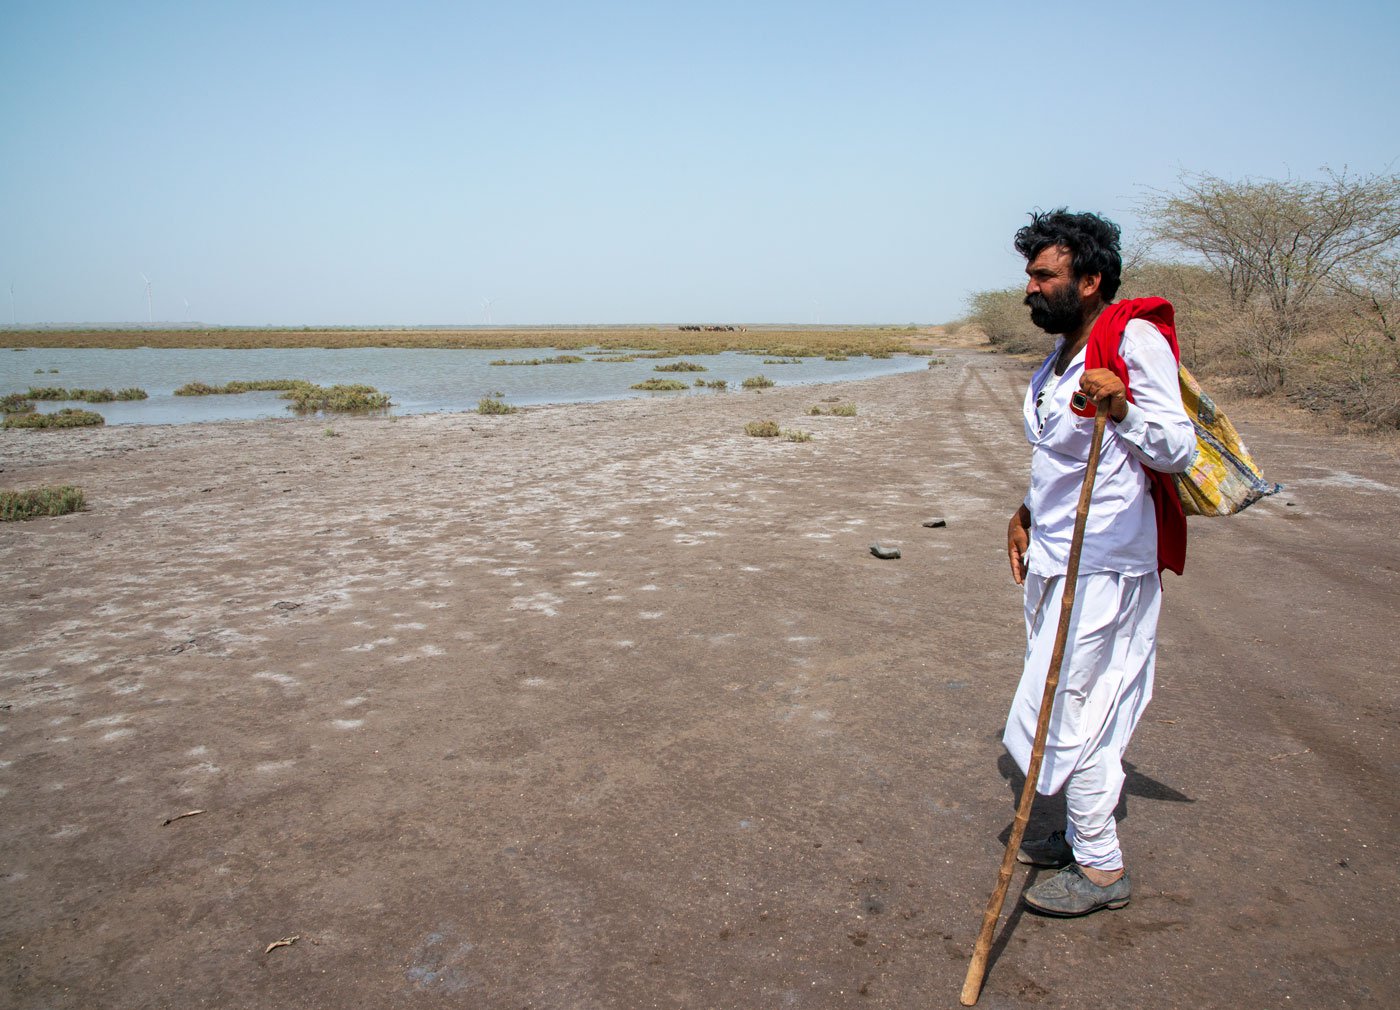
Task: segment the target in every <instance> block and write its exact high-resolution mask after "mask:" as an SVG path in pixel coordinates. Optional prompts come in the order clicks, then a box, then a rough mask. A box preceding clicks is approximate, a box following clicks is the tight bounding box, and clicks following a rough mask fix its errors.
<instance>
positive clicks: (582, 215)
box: [0, 0, 1400, 325]
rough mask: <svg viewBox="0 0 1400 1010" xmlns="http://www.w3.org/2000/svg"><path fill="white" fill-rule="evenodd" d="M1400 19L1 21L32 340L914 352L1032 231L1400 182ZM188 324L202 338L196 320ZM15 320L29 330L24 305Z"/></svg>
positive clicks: (197, 6)
mask: <svg viewBox="0 0 1400 1010" xmlns="http://www.w3.org/2000/svg"><path fill="white" fill-rule="evenodd" d="M1397 46H1400V4H1395V3H1393V2H1387V3H1382V2H1348V0H1334V2H1330V3H1325V4H1322V3H1290V2H1271V3H1231V2H1228V0H1215V2H1210V3H1193V2H1188V3H1181V4H1175V5H1169V4H1153V5H1145V4H1108V3H1100V4H1087V5H1085V4H1076V3H1062V4H1058V5H1057V4H1046V3H1035V4H1023V3H982V4H969V3H957V4H942V3H935V2H928V0H925V2H920V3H879V2H876V3H870V2H867V3H861V4H855V3H849V4H829V3H813V2H810V0H808V2H802V3H752V2H751V3H725V2H714V0H709V2H705V3H703V4H701V3H696V4H682V5H669V4H662V3H646V4H642V3H638V4H621V3H587V2H575V3H557V4H555V3H530V2H516V3H509V4H507V3H499V2H498V3H492V4H471V3H426V2H420V3H413V2H401V3H394V4H389V3H382V4H378V3H353V2H335V3H307V2H299V3H294V4H288V3H258V2H250V0H242V2H238V3H189V2H179V3H148V2H134V3H121V2H117V3H114V2H111V0H105V2H97V3H70V2H62V0H8V2H6V3H5V4H4V5H3V8H0V151H2V152H3V154H2V155H0V298H6V299H7V298H8V295H9V290H8V286H9V284H11V283H13V285H14V291H15V296H14V301H15V306H16V311H17V315H18V319H19V321H20V322H21V323H24V322H42V321H59V320H72V321H98V320H104V321H106V320H111V321H120V320H128V321H144V320H145V318H146V296H145V291H144V285H143V283H142V280H141V273H142V272H143V271H144V272H145V273H147V274H149V276H150V277H151V280H152V282H153V288H152V290H153V294H154V309H155V318H156V319H157V320H182V319H184V318H186V315H187V312H188V317H189V318H192V319H196V320H203V321H206V322H210V323H220V324H236V323H248V324H263V323H279V324H297V325H300V324H317V323H322V324H331V323H334V324H353V323H377V324H444V323H480V322H482V321H483V320H484V313H483V308H482V299H484V298H488V297H489V298H493V299H495V302H494V304H493V305H492V308H491V314H492V318H493V320H494V321H495V322H498V323H500V322H505V323H537V322H543V323H548V322H590V323H592V322H645V321H696V322H812V321H814V320H816V319H818V318H819V319H820V321H822V322H826V323H830V322H892V323H907V322H911V321H919V322H931V321H942V320H946V319H949V318H952V317H955V316H957V315H958V314H959V313H960V312H961V311H962V308H963V303H964V299H965V298H966V296H967V294H968V292H969V291H972V290H975V289H979V288H986V287H994V286H1001V285H1004V284H1008V283H1016V282H1017V280H1018V276H1019V273H1020V269H1021V263H1020V262H1019V260H1018V259H1017V258H1016V257H1015V254H1014V252H1013V251H1012V250H1011V247H1010V236H1011V233H1012V232H1013V231H1014V230H1015V229H1016V228H1017V227H1018V226H1019V225H1020V224H1021V223H1022V221H1023V219H1024V215H1025V213H1026V211H1027V210H1029V209H1030V208H1032V207H1036V206H1041V207H1050V206H1055V205H1059V204H1065V203H1067V204H1069V205H1071V206H1072V207H1075V208H1084V209H1098V210H1101V211H1102V212H1104V213H1107V214H1109V215H1110V216H1113V217H1115V218H1117V219H1118V220H1119V221H1120V223H1122V224H1123V225H1124V226H1125V230H1126V231H1127V233H1128V235H1129V237H1130V238H1131V236H1132V234H1133V232H1134V231H1135V227H1134V225H1135V224H1136V219H1135V216H1134V212H1133V208H1134V206H1135V204H1136V203H1137V201H1138V200H1139V199H1140V197H1141V195H1142V193H1143V191H1144V187H1170V186H1171V185H1172V183H1173V180H1174V179H1175V177H1176V176H1177V174H1178V173H1179V172H1180V171H1181V170H1183V169H1185V170H1192V171H1199V170H1208V171H1211V172H1214V173H1216V174H1219V175H1224V176H1227V177H1239V176H1243V175H1254V176H1282V175H1285V174H1288V173H1292V174H1294V175H1297V176H1305V177H1307V176H1312V175H1314V174H1315V173H1316V172H1317V170H1318V168H1319V167H1320V166H1322V165H1331V166H1334V167H1341V166H1344V165H1346V166H1350V167H1351V169H1353V170H1355V171H1360V172H1388V171H1394V170H1396V167H1397V158H1400V129H1397V123H1398V122H1400V115H1397V112H1396V108H1397V103H1398V102H1400V60H1397V59H1396V57H1395V52H1396V49H1397ZM186 300H188V302H189V308H188V310H186V307H185V301H186ZM0 306H2V307H0V320H2V321H3V322H8V321H9V318H10V305H9V304H7V303H6V302H4V301H0Z"/></svg>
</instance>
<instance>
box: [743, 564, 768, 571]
mask: <svg viewBox="0 0 1400 1010" xmlns="http://www.w3.org/2000/svg"><path fill="white" fill-rule="evenodd" d="M739 571H741V572H761V571H763V569H762V568H757V567H755V566H753V565H744V566H743V567H741V568H740V569H739Z"/></svg>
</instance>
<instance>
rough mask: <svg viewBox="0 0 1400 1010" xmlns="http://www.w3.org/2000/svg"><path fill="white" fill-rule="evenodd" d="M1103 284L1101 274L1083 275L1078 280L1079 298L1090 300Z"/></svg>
mask: <svg viewBox="0 0 1400 1010" xmlns="http://www.w3.org/2000/svg"><path fill="white" fill-rule="evenodd" d="M1102 284H1103V274H1085V275H1084V276H1083V277H1081V278H1079V297H1080V298H1092V297H1093V296H1094V295H1096V294H1098V293H1099V287H1100V286H1101V285H1102Z"/></svg>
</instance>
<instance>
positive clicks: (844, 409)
mask: <svg viewBox="0 0 1400 1010" xmlns="http://www.w3.org/2000/svg"><path fill="white" fill-rule="evenodd" d="M831 415H832V416H833V417H855V416H856V405H855V404H854V403H838V404H837V405H836V406H834V407H832V408H831Z"/></svg>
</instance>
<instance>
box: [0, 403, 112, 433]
mask: <svg viewBox="0 0 1400 1010" xmlns="http://www.w3.org/2000/svg"><path fill="white" fill-rule="evenodd" d="M106 423H107V422H106V419H105V418H103V416H102V415H101V414H98V413H95V412H93V411H91V410H79V409H78V408H76V407H64V408H63V409H62V410H60V411H56V412H55V413H52V414H39V413H28V414H7V415H6V416H5V423H4V427H6V428H88V427H92V426H93V425H98V424H106Z"/></svg>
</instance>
